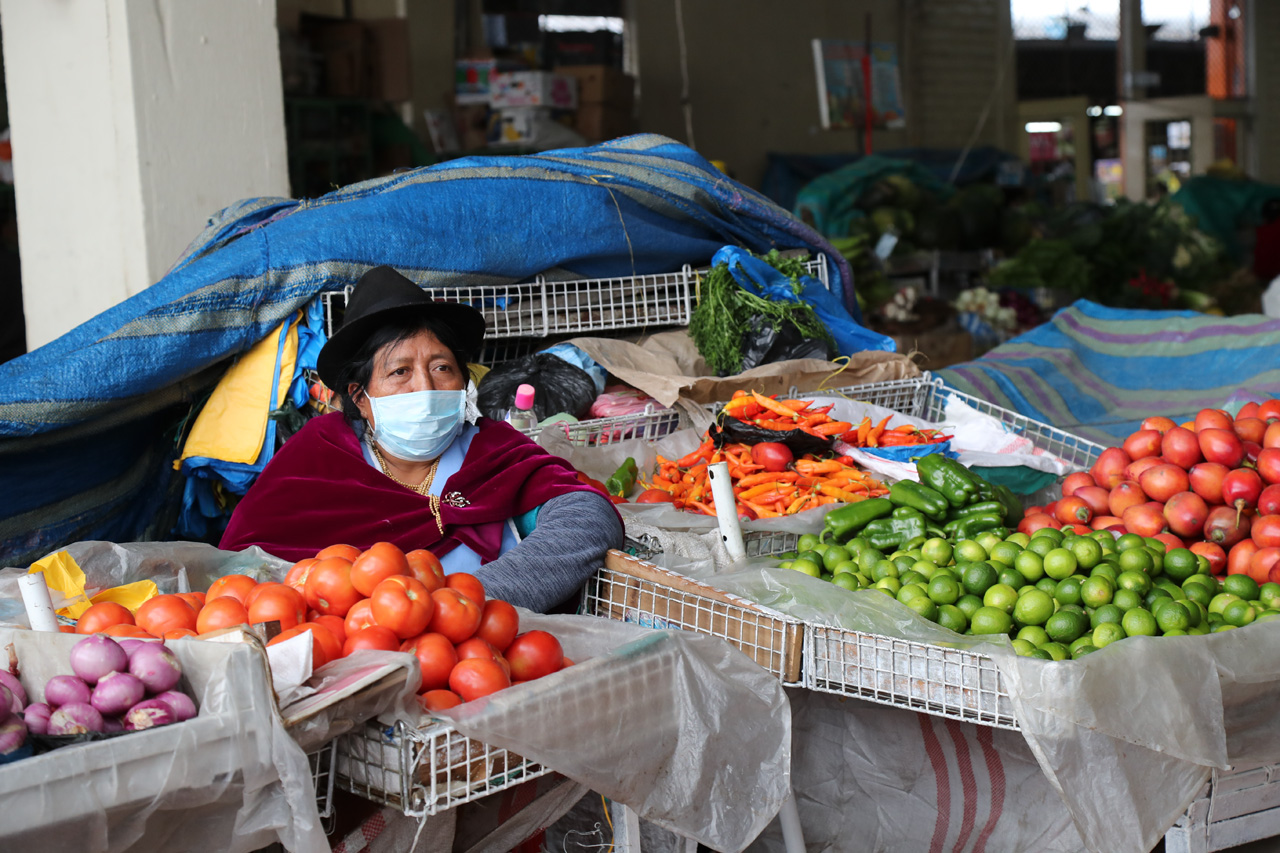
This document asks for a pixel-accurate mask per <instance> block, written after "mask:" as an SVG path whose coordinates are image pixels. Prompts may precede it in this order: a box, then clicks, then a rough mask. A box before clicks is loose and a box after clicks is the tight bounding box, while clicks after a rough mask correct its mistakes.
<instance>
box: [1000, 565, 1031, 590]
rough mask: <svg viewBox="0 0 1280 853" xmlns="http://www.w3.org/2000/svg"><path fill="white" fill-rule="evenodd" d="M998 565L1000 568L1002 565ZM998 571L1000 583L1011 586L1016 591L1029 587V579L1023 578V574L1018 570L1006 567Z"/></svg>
mask: <svg viewBox="0 0 1280 853" xmlns="http://www.w3.org/2000/svg"><path fill="white" fill-rule="evenodd" d="M996 565H997V566H998V565H1000V564H999V563H996ZM996 571H997V580H998V582H999V583H1002V584H1004V585H1005V586H1011V587H1013V588H1014V589H1022V588H1023V587H1024V586H1027V579H1026V578H1025V577H1023V575H1022V572H1020V571H1018V570H1017V569H1013V568H1010V567H1008V566H1005V567H1004V568H1001V569H997V570H996Z"/></svg>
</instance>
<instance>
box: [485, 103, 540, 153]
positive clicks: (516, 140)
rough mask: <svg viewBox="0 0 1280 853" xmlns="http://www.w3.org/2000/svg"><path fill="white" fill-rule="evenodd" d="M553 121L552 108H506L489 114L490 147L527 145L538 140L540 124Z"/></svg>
mask: <svg viewBox="0 0 1280 853" xmlns="http://www.w3.org/2000/svg"><path fill="white" fill-rule="evenodd" d="M550 120H551V108H550V107H504V108H503V109H495V110H493V111H492V112H491V113H490V114H489V132H488V136H487V139H486V141H487V142H488V143H489V144H490V145H527V144H529V143H532V142H534V141H536V140H537V138H538V126H539V124H541V123H543V122H546V121H550Z"/></svg>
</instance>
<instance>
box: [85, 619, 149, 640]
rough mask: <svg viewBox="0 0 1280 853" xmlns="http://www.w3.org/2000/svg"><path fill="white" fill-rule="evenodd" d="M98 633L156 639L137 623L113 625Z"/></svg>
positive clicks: (109, 635) (110, 635)
mask: <svg viewBox="0 0 1280 853" xmlns="http://www.w3.org/2000/svg"><path fill="white" fill-rule="evenodd" d="M97 633H100V634H106V635H107V636H108V637H137V638H138V639H140V640H154V639H156V636H155V635H154V634H150V633H148V632H146V631H144V630H142V629H141V628H139V627H138V626H137V625H125V624H123V623H122V624H120V625H112V626H111V627H110V628H104V629H103V630H102V631H99V632H97Z"/></svg>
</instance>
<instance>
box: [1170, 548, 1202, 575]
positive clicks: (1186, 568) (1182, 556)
mask: <svg viewBox="0 0 1280 853" xmlns="http://www.w3.org/2000/svg"><path fill="white" fill-rule="evenodd" d="M1199 570H1200V560H1199V558H1198V557H1197V556H1196V555H1195V554H1193V553H1191V551H1190V550H1188V549H1186V548H1174V549H1173V550H1172V551H1169V552H1168V553H1167V554H1165V555H1164V573H1165V574H1166V575H1168V576H1169V577H1170V578H1172V579H1173V580H1175V581H1177V582H1178V583H1182V582H1183V581H1184V580H1186V579H1187V578H1189V577H1191V576H1192V575H1194V574H1196V572H1198V571H1199Z"/></svg>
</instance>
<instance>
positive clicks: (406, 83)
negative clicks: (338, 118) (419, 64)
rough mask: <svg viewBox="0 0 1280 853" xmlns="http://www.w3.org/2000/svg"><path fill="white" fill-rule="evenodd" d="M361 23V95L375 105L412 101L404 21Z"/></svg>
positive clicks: (405, 21) (389, 20)
mask: <svg viewBox="0 0 1280 853" xmlns="http://www.w3.org/2000/svg"><path fill="white" fill-rule="evenodd" d="M361 23H363V24H364V28H365V51H364V53H365V63H366V64H365V86H366V89H365V91H366V93H367V95H368V97H370V98H373V99H374V100H379V101H408V100H410V99H412V97H413V76H412V72H411V69H410V62H409V55H410V50H409V20H408V18H383V19H380V20H366V21H362V22H361Z"/></svg>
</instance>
